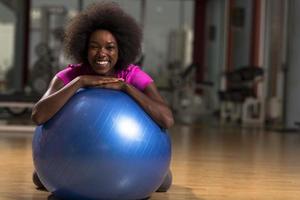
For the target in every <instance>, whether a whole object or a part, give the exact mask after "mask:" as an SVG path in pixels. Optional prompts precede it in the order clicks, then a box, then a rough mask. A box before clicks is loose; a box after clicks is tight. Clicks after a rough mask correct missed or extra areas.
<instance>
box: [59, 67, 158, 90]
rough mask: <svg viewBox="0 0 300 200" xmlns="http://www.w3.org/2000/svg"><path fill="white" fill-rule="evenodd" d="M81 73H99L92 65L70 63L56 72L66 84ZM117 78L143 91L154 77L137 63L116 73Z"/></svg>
mask: <svg viewBox="0 0 300 200" xmlns="http://www.w3.org/2000/svg"><path fill="white" fill-rule="evenodd" d="M80 75H97V74H96V73H95V72H94V71H93V70H92V69H91V68H90V67H88V66H84V65H83V64H70V65H68V66H67V67H66V68H65V69H63V70H61V71H59V72H58V73H57V74H56V77H58V78H59V79H60V80H62V81H63V83H64V84H65V85H66V84H68V83H69V82H71V81H72V80H73V79H74V78H76V77H77V76H80ZM115 77H117V78H123V79H124V81H125V82H126V83H128V84H130V85H133V86H134V87H136V88H137V89H139V90H141V91H143V90H144V89H145V88H146V87H147V86H148V85H149V84H150V83H152V82H153V79H152V78H151V77H150V76H149V75H148V74H147V73H146V72H144V71H143V70H141V69H140V67H138V66H137V65H132V64H131V65H129V66H128V67H127V68H126V69H123V70H120V71H118V72H117V73H116V74H115Z"/></svg>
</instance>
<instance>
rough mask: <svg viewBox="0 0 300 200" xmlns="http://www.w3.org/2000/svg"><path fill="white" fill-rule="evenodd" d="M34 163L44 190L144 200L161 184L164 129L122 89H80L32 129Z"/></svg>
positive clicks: (166, 148) (167, 153)
mask: <svg viewBox="0 0 300 200" xmlns="http://www.w3.org/2000/svg"><path fill="white" fill-rule="evenodd" d="M32 148H33V162H34V166H35V169H36V171H37V174H38V176H39V178H40V179H41V182H42V183H43V184H44V185H45V187H46V188H47V190H48V191H50V192H52V193H53V194H54V195H55V196H57V197H59V198H66V199H103V200H104V199H105V200H113V199H117V200H122V199H126V200H127V199H143V198H146V197H148V196H150V195H151V193H152V192H154V191H155V190H156V189H157V188H158V187H159V186H160V184H161V183H162V182H163V179H164V177H165V175H166V174H167V172H168V169H169V165H170V160H171V142H170V137H169V135H168V133H167V132H166V131H165V130H163V129H162V128H161V127H159V126H158V125H157V124H156V123H155V122H154V121H153V120H152V119H151V117H150V116H149V115H148V114H147V113H145V112H144V110H143V109H142V108H141V107H140V106H139V105H138V104H137V103H136V102H135V101H134V100H133V99H132V98H131V97H130V96H128V95H127V94H126V93H123V92H120V91H116V90H109V89H99V88H98V89H96V88H95V89H81V90H79V91H78V92H77V93H76V94H75V95H74V96H73V97H72V98H71V99H70V100H69V101H68V102H67V103H66V104H65V105H64V107H63V108H62V109H61V110H60V111H59V112H58V113H57V114H56V115H55V116H54V117H53V118H51V119H50V120H49V121H47V122H46V123H45V124H43V125H41V126H38V127H37V128H36V131H35V134H34V138H33V143H32Z"/></svg>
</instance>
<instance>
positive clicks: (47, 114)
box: [31, 75, 120, 124]
mask: <svg viewBox="0 0 300 200" xmlns="http://www.w3.org/2000/svg"><path fill="white" fill-rule="evenodd" d="M118 81H120V79H117V78H110V77H101V76H89V75H84V76H78V77H76V78H75V79H73V80H72V81H71V82H70V83H68V84H67V85H64V83H63V82H62V81H61V80H60V79H59V78H57V77H56V76H55V77H54V78H53V79H52V81H51V83H50V85H49V88H48V90H47V91H46V93H45V94H44V95H43V97H42V98H41V99H40V100H39V101H38V102H37V103H36V104H35V105H34V107H33V109H32V114H31V118H32V121H33V122H35V123H36V124H42V123H45V122H46V121H48V120H49V119H50V118H51V117H53V116H54V115H55V113H57V112H58V111H59V110H60V109H61V108H62V107H63V105H64V104H65V103H66V102H67V101H68V100H69V99H70V98H71V97H72V96H73V95H74V94H75V92H76V91H77V90H78V89H79V88H82V87H93V86H100V85H102V84H107V83H114V82H118Z"/></svg>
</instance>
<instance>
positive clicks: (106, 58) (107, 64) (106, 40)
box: [88, 30, 118, 75]
mask: <svg viewBox="0 0 300 200" xmlns="http://www.w3.org/2000/svg"><path fill="white" fill-rule="evenodd" d="M117 61H118V44H117V40H116V38H115V37H114V36H113V35H112V34H111V33H110V32H109V31H106V30H96V31H94V32H93V33H92V34H91V36H90V40H89V42H88V62H89V64H90V65H91V67H92V69H93V70H94V71H95V72H96V73H97V74H99V75H112V74H113V71H114V70H113V69H114V66H115V65H116V63H117Z"/></svg>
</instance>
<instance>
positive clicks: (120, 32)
mask: <svg viewBox="0 0 300 200" xmlns="http://www.w3.org/2000/svg"><path fill="white" fill-rule="evenodd" d="M141 41H142V31H141V28H140V27H139V25H138V24H137V22H136V21H135V20H134V19H133V18H132V17H131V16H130V15H128V14H127V13H125V12H124V11H123V9H121V7H119V6H118V5H117V4H115V3H111V2H107V1H105V2H100V3H96V4H92V5H91V6H90V7H88V8H87V9H86V10H84V11H83V12H81V13H79V14H78V15H77V16H75V17H74V19H73V20H71V22H70V24H69V25H68V26H67V28H66V32H65V41H64V44H65V53H66V54H67V55H68V56H69V57H71V58H72V59H73V60H75V61H76V62H77V63H75V64H69V65H68V66H67V67H66V68H65V69H63V70H61V71H59V72H58V73H57V74H56V75H55V76H54V78H53V79H52V81H51V83H50V85H49V88H48V90H47V91H46V93H45V94H44V95H43V97H42V98H41V99H40V100H39V101H38V102H37V103H36V104H35V106H34V107H33V109H32V119H33V121H34V122H35V123H36V124H39V125H40V124H44V123H46V122H47V121H48V120H50V119H52V118H53V117H55V116H56V115H57V114H58V111H60V110H62V109H63V108H64V107H65V104H66V103H67V102H69V100H70V99H71V98H72V96H73V95H74V94H75V93H76V92H77V91H78V90H79V89H81V88H91V87H92V88H94V87H97V88H106V89H113V90H116V91H118V92H120V93H121V92H124V93H127V94H128V95H129V96H131V97H132V98H133V100H135V101H136V102H137V103H138V105H139V106H140V107H141V108H142V110H143V112H145V113H147V114H148V115H149V116H150V117H151V118H152V120H153V121H154V122H155V123H156V124H157V125H158V126H160V127H161V128H163V129H166V128H169V127H171V126H172V125H173V122H174V120H173V115H172V111H171V110H170V108H169V107H168V105H167V104H166V102H165V101H164V99H163V98H162V96H161V95H160V93H159V92H158V89H157V87H156V85H155V83H154V80H153V79H152V78H151V77H150V76H149V75H148V74H147V73H146V72H144V71H143V70H142V69H141V68H140V66H137V65H135V64H133V63H134V61H135V59H136V58H137V56H139V54H140V50H141ZM99 98H105V97H99ZM114 98H118V96H115V97H114ZM81 100H82V101H85V99H81ZM118 102H119V105H118V106H116V107H117V109H120V110H121V109H123V108H124V106H126V103H124V102H122V101H118ZM93 106H94V107H95V109H94V110H97V106H99V107H100V106H103V105H98V104H93ZM109 113H110V111H109V110H107V116H106V117H107V118H108V117H109ZM101 120H103V122H101V123H105V122H106V120H105V117H102V118H101ZM70 121H71V123H72V120H70ZM64 123H65V122H64ZM68 123H69V122H68ZM73 123H74V122H73ZM99 123H100V122H99ZM118 123H120V124H116V125H115V126H116V127H117V126H123V125H122V124H123V123H128V121H127V122H118ZM84 126H88V124H85V125H84ZM127 127H128V124H127ZM83 134H84V133H83ZM130 134H131V132H130V133H128V132H127V133H126V137H127V138H130V137H133V136H132V135H130ZM157 144H159V143H157ZM168 180H169V179H168ZM170 184H171V182H170V181H169V182H168V185H170ZM167 189H168V188H167ZM167 189H164V191H166V190H167ZM160 191H161V190H160Z"/></svg>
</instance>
